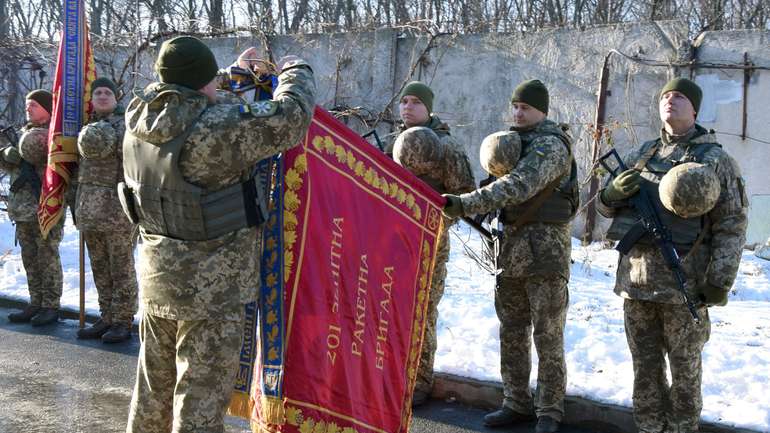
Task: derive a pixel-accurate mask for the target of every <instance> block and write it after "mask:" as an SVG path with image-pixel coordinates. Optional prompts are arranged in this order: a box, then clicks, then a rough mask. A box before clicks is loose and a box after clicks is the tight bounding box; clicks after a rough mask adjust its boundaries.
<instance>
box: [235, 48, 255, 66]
mask: <svg viewBox="0 0 770 433" xmlns="http://www.w3.org/2000/svg"><path fill="white" fill-rule="evenodd" d="M257 55H259V53H258V51H257V48H256V47H249V48H246V50H245V51H244V52H242V53H241V55H240V56H238V67H239V68H242V69H252V65H253V64H254V62H255V60H256V59H257Z"/></svg>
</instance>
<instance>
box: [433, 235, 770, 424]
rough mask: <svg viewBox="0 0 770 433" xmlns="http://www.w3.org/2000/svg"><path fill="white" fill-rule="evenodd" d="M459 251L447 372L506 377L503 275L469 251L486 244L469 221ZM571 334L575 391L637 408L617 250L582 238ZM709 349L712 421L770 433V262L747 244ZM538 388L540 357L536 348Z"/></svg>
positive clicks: (443, 310) (443, 335)
mask: <svg viewBox="0 0 770 433" xmlns="http://www.w3.org/2000/svg"><path fill="white" fill-rule="evenodd" d="M452 230H453V231H454V234H451V236H452V253H451V256H450V261H449V264H448V276H447V282H446V290H445V293H444V297H443V298H442V300H441V303H440V304H439V321H438V349H437V353H436V361H435V368H436V370H437V371H442V372H446V373H452V374H457V375H460V376H467V377H473V378H477V379H484V380H492V381H500V358H499V344H500V341H499V327H498V321H497V316H496V315H495V308H494V277H492V276H491V275H489V274H487V273H486V272H484V271H483V270H481V269H480V268H479V267H478V266H477V265H476V263H475V262H474V261H473V260H471V259H470V258H469V257H468V256H467V255H466V253H465V252H464V248H463V246H464V244H467V245H468V246H469V247H471V248H472V249H474V250H476V251H479V250H480V248H481V246H480V245H481V241H480V238H479V237H478V236H476V235H475V234H473V233H472V232H471V230H470V228H468V227H467V226H459V227H455V228H453V229H452ZM572 259H573V261H574V264H573V265H572V275H571V279H570V283H569V288H570V293H569V296H570V306H569V311H568V313H567V327H566V331H565V352H566V360H567V375H568V383H567V394H569V395H576V396H580V397H585V398H589V399H591V400H595V401H600V402H605V403H612V404H618V405H623V406H628V407H630V406H631V390H632V386H633V368H632V365H631V353H630V352H629V350H628V345H627V344H626V337H625V333H624V328H623V300H622V299H621V298H620V297H618V296H616V295H615V294H614V293H613V291H612V288H613V286H614V281H615V269H616V266H617V260H618V256H617V252H616V251H615V250H607V249H602V246H601V244H592V245H590V246H587V247H582V246H580V243H579V242H578V241H577V240H575V239H573V244H572ZM710 317H711V322H712V327H711V339H710V341H709V342H708V343H707V344H706V348H705V349H704V353H703V412H702V416H703V418H704V419H706V420H707V421H712V422H719V423H723V424H728V425H735V426H739V427H744V428H749V429H753V430H758V431H770V399H768V397H767V395H768V393H770V261H766V260H762V259H759V258H757V257H755V256H754V254H753V253H751V252H749V251H744V254H743V258H742V260H741V265H740V269H739V271H738V277H737V280H736V283H735V286H734V288H733V290H732V292H731V293H730V297H729V303H728V305H727V306H726V307H721V308H711V309H710ZM532 356H533V358H534V359H533V374H532V378H531V385H532V386H534V385H535V380H534V379H535V377H536V374H537V373H536V371H537V355H536V354H535V351H534V349H533V355H532Z"/></svg>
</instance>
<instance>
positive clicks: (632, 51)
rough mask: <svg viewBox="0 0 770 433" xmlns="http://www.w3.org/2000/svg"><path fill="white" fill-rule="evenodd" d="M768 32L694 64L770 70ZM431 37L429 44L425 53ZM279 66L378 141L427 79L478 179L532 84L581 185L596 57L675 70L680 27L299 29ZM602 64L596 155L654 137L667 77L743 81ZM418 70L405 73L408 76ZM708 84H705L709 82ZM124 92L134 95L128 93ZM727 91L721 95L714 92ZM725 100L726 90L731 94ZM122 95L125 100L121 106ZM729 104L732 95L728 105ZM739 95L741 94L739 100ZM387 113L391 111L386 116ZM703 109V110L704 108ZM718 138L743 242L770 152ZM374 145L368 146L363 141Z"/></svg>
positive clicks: (221, 42)
mask: <svg viewBox="0 0 770 433" xmlns="http://www.w3.org/2000/svg"><path fill="white" fill-rule="evenodd" d="M769 34H770V32H758V31H732V32H707V33H705V34H703V35H702V36H701V38H699V40H698V41H696V43H695V45H696V47H697V49H696V57H697V58H696V60H697V61H700V62H721V63H741V62H743V53H744V52H748V53H749V58H750V60H751V61H753V62H754V64H756V65H760V66H768V65H770V43H768V39H769V38H770V37H769V36H768V35H769ZM429 41H430V42H431V48H430V49H427V50H426V47H427V45H428V43H429ZM206 43H207V44H208V45H209V46H210V47H211V48H212V49H213V51H214V52H215V55H216V56H217V59H218V61H219V64H220V66H225V65H227V64H229V63H231V62H233V61H234V60H235V58H236V57H237V56H238V54H239V53H240V52H241V51H243V50H244V49H245V48H247V47H249V46H252V45H254V46H258V47H260V46H263V40H261V39H259V38H256V37H252V36H247V37H232V38H222V39H216V40H207V41H206ZM269 44H270V48H271V50H272V53H273V56H274V58H275V59H279V58H280V57H282V56H283V55H286V54H296V55H299V56H300V57H303V58H305V59H307V60H308V61H309V62H310V64H311V65H312V66H313V69H314V70H315V73H316V83H317V88H318V97H317V103H318V104H319V105H321V106H323V107H325V108H327V109H331V108H336V109H338V110H341V111H347V112H349V113H350V114H352V115H350V116H346V117H345V118H344V119H343V120H344V121H345V122H346V123H347V124H348V125H349V126H350V127H352V128H353V129H355V130H356V131H358V132H360V133H364V132H367V131H369V130H370V129H371V128H372V127H373V126H374V125H375V124H376V126H377V130H378V132H379V134H380V136H384V135H386V134H387V133H389V132H391V131H392V130H393V124H392V121H393V120H394V119H398V104H397V101H395V102H394V100H395V97H394V96H395V95H397V93H398V91H399V89H400V88H401V86H402V85H403V84H404V83H405V82H407V81H409V80H412V79H420V80H423V81H425V82H427V83H428V84H429V85H430V86H431V87H432V88H433V90H434V92H435V94H436V98H435V100H434V112H435V113H436V114H438V115H439V116H440V117H441V118H442V119H443V120H444V121H446V122H447V123H449V125H450V126H451V128H452V133H453V135H455V136H456V137H457V138H458V139H459V141H460V142H461V143H463V144H464V145H465V146H466V149H467V151H468V155H469V156H470V160H471V164H472V166H473V170H474V174H475V176H476V179H477V180H481V179H482V178H483V177H485V173H483V171H482V169H481V166H480V164H479V161H478V149H479V145H480V143H481V141H482V139H483V138H484V137H485V136H486V135H488V134H490V133H492V132H495V131H499V130H502V129H506V128H507V127H508V125H509V123H510V122H509V119H510V112H509V106H510V104H509V98H510V94H511V91H512V90H513V88H514V87H515V86H516V85H517V84H518V83H520V82H521V81H524V80H528V79H534V78H537V79H540V80H542V81H543V82H544V83H545V84H546V85H547V86H548V88H549V90H550V94H551V102H550V112H549V117H551V118H552V119H553V120H555V121H557V122H563V123H566V124H569V126H570V130H571V133H572V135H573V137H574V139H575V156H576V159H577V161H578V165H579V171H580V174H579V178H580V180H581V181H587V179H588V178H589V174H590V171H591V170H592V169H593V168H594V165H593V161H592V155H593V147H594V140H593V138H592V137H593V133H594V130H595V129H594V127H593V124H594V122H595V120H594V119H595V112H596V101H597V92H598V89H599V75H600V72H601V69H602V65H603V61H604V58H605V56H607V55H608V54H609V53H610V52H611V51H612V50H615V51H617V52H620V53H624V54H627V55H629V56H632V57H637V58H640V59H655V60H659V61H663V62H671V63H678V62H684V61H686V60H689V58H688V56H689V44H688V41H687V39H686V29H685V26H684V25H682V24H681V23H679V22H676V21H669V22H657V23H643V24H621V25H612V26H601V27H593V28H588V29H584V30H576V29H553V30H545V31H541V32H537V33H528V34H476V35H441V36H438V37H435V38H431V36H430V35H428V34H426V33H415V34H408V35H405V34H404V33H403V32H402V31H401V30H398V29H381V30H377V31H374V32H365V33H344V34H306V35H293V36H278V37H275V38H272V39H271V40H270V42H269ZM158 47H159V44H156V45H154V46H152V47H150V49H147V50H145V51H143V52H141V53H140V55H139V61H138V62H137V66H136V68H131V71H130V73H129V74H127V75H126V79H125V82H126V84H125V85H124V89H125V90H128V88H130V87H131V86H132V85H136V86H139V87H141V86H144V85H145V84H147V83H148V82H149V81H151V80H152V79H153V76H154V74H153V72H152V64H153V62H154V59H155V56H156V54H157V48H158ZM95 51H96V55H97V57H101V58H102V60H103V61H102V62H99V66H100V72H101V73H102V74H106V75H109V76H113V77H115V76H117V74H116V72H115V70H114V69H113V70H110V69H108V68H106V67H105V66H104V65H105V64H107V63H112V64H120V59H121V58H123V59H125V58H127V56H129V55H131V54H132V47H130V46H127V47H126V48H125V49H123V50H118V52H112V53H108V52H107V50H99V49H97V50H95ZM617 52H616V53H613V54H611V55H610V57H609V71H610V75H609V80H608V93H607V95H608V96H607V102H606V121H605V122H606V125H607V127H608V134H605V137H604V140H603V142H602V143H601V144H600V149H599V150H600V152H604V151H606V150H607V149H608V148H609V146H610V145H615V146H617V147H618V149H619V151H620V153H621V155H623V154H626V153H627V152H628V151H629V150H630V149H631V148H633V147H635V146H637V145H639V144H641V143H642V142H644V141H646V140H648V139H651V138H654V137H656V136H657V135H658V131H659V128H660V121H659V119H658V108H657V97H658V95H657V92H658V90H659V89H660V88H661V87H662V85H663V84H664V83H665V82H666V81H667V80H668V79H670V78H672V77H674V76H679V75H683V76H693V77H694V78H695V79H696V80H699V82H701V81H702V80H704V76H706V75H711V76H713V75H715V76H716V77H717V78H718V80H716V79H714V78H713V77H711V78H705V79H706V80H707V82H703V84H704V85H707V84H708V83H712V84H713V83H716V85H715V86H716V87H714V86H712V87H709V88H707V89H706V93H707V96H706V98H704V101H706V99H707V98H708V93H709V92H711V91H713V89H715V88H717V87H719V86H720V83H723V84H724V83H725V82H732V83H733V86H734V85H736V84H735V83H738V84H737V85H740V83H742V77H743V72H742V71H740V70H716V69H695V70H693V71H690V70H689V69H688V68H677V67H674V66H663V67H661V66H650V65H645V64H643V63H642V62H639V61H635V60H633V59H628V58H626V57H624V56H622V55H620V54H619V53H617ZM412 70H413V71H414V73H413V74H411V75H410V71H412ZM768 74H770V71H764V70H756V71H754V72H753V74H752V75H751V79H750V83H749V88H748V93H749V97H748V101H747V102H748V104H747V107H748V109H747V117H748V135H749V136H751V137H754V138H757V139H760V140H764V141H770V131H768V128H770V122H768V120H770V117H768V113H767V108H766V105H767V104H766V101H768V100H770V82H769V80H768ZM708 80H711V81H708ZM128 93H130V91H128ZM722 93H724V92H722ZM728 93H729V92H728ZM128 99H129V98H128V97H126V98H124V99H123V101H122V102H123V103H127V101H128ZM733 99H735V98H733ZM741 99H742V96H741ZM741 99H739V100H731V102H729V103H714V104H713V105H714V110H712V111H713V113H715V114H714V115H713V116H711V117H713V119H711V120H710V121H707V122H702V123H703V125H704V126H706V127H709V128H714V129H716V130H717V131H718V132H725V133H731V134H740V132H741V112H742V111H741V107H742V102H741ZM388 108H390V109H391V110H392V111H390V112H388V111H387V110H386V109H388ZM702 111H703V110H702ZM719 139H720V141H721V142H722V143H723V144H724V145H725V147H726V148H727V149H728V151H730V152H731V153H732V154H733V155H734V156H735V157H736V158H737V159H738V161H739V163H740V165H741V167H742V169H743V174H744V177H745V178H746V181H747V185H748V194H749V197H750V199H751V204H752V213H751V221H750V229H749V239H748V242H749V243H757V242H762V241H763V240H764V239H766V238H767V237H768V236H770V217H768V216H767V215H768V213H770V199H769V198H770V186H769V185H768V181H767V175H766V167H768V166H770V151H768V148H769V147H770V145H768V144H767V143H762V142H758V141H755V140H741V139H740V137H735V136H734V135H728V134H724V133H723V134H720V135H719ZM370 141H372V140H371V139H370ZM588 189H589V188H588V184H583V185H582V187H581V191H582V192H581V196H582V197H581V200H582V203H583V204H585V203H586V202H588V201H589V197H588ZM581 210H582V211H581V213H579V214H578V216H577V218H576V220H575V223H574V225H573V234H574V235H575V236H578V237H582V235H583V230H584V224H585V215H586V212H585V211H586V209H585V208H581ZM597 219H598V221H597V226H596V229H595V230H594V233H593V237H594V239H601V237H602V231H603V228H606V226H607V223H608V222H607V221H606V220H604V219H603V218H601V217H598V218H597Z"/></svg>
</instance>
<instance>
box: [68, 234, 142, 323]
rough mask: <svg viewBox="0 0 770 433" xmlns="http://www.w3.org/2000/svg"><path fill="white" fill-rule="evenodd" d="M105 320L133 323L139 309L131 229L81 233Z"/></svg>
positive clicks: (107, 321) (108, 321)
mask: <svg viewBox="0 0 770 433" xmlns="http://www.w3.org/2000/svg"><path fill="white" fill-rule="evenodd" d="M81 234H82V235H83V239H84V240H85V243H86V247H87V249H88V259H89V260H90V261H91V270H92V271H93V274H94V284H96V292H97V293H98V295H99V311H100V312H101V314H102V320H104V321H105V322H106V323H131V322H133V320H134V314H136V309H137V283H136V269H135V268H134V237H133V232H132V231H115V232H106V231H104V232H103V231H95V230H84V231H82V232H81Z"/></svg>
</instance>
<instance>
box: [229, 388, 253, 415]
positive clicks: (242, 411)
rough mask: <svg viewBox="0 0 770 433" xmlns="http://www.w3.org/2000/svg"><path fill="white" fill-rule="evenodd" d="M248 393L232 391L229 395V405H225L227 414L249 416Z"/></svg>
mask: <svg viewBox="0 0 770 433" xmlns="http://www.w3.org/2000/svg"><path fill="white" fill-rule="evenodd" d="M250 400H251V399H250V398H249V395H248V394H246V393H243V392H237V391H236V392H233V395H232V397H230V406H228V407H227V414H228V415H232V416H237V417H239V418H246V419H249V418H251V409H252V406H251V403H250Z"/></svg>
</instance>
